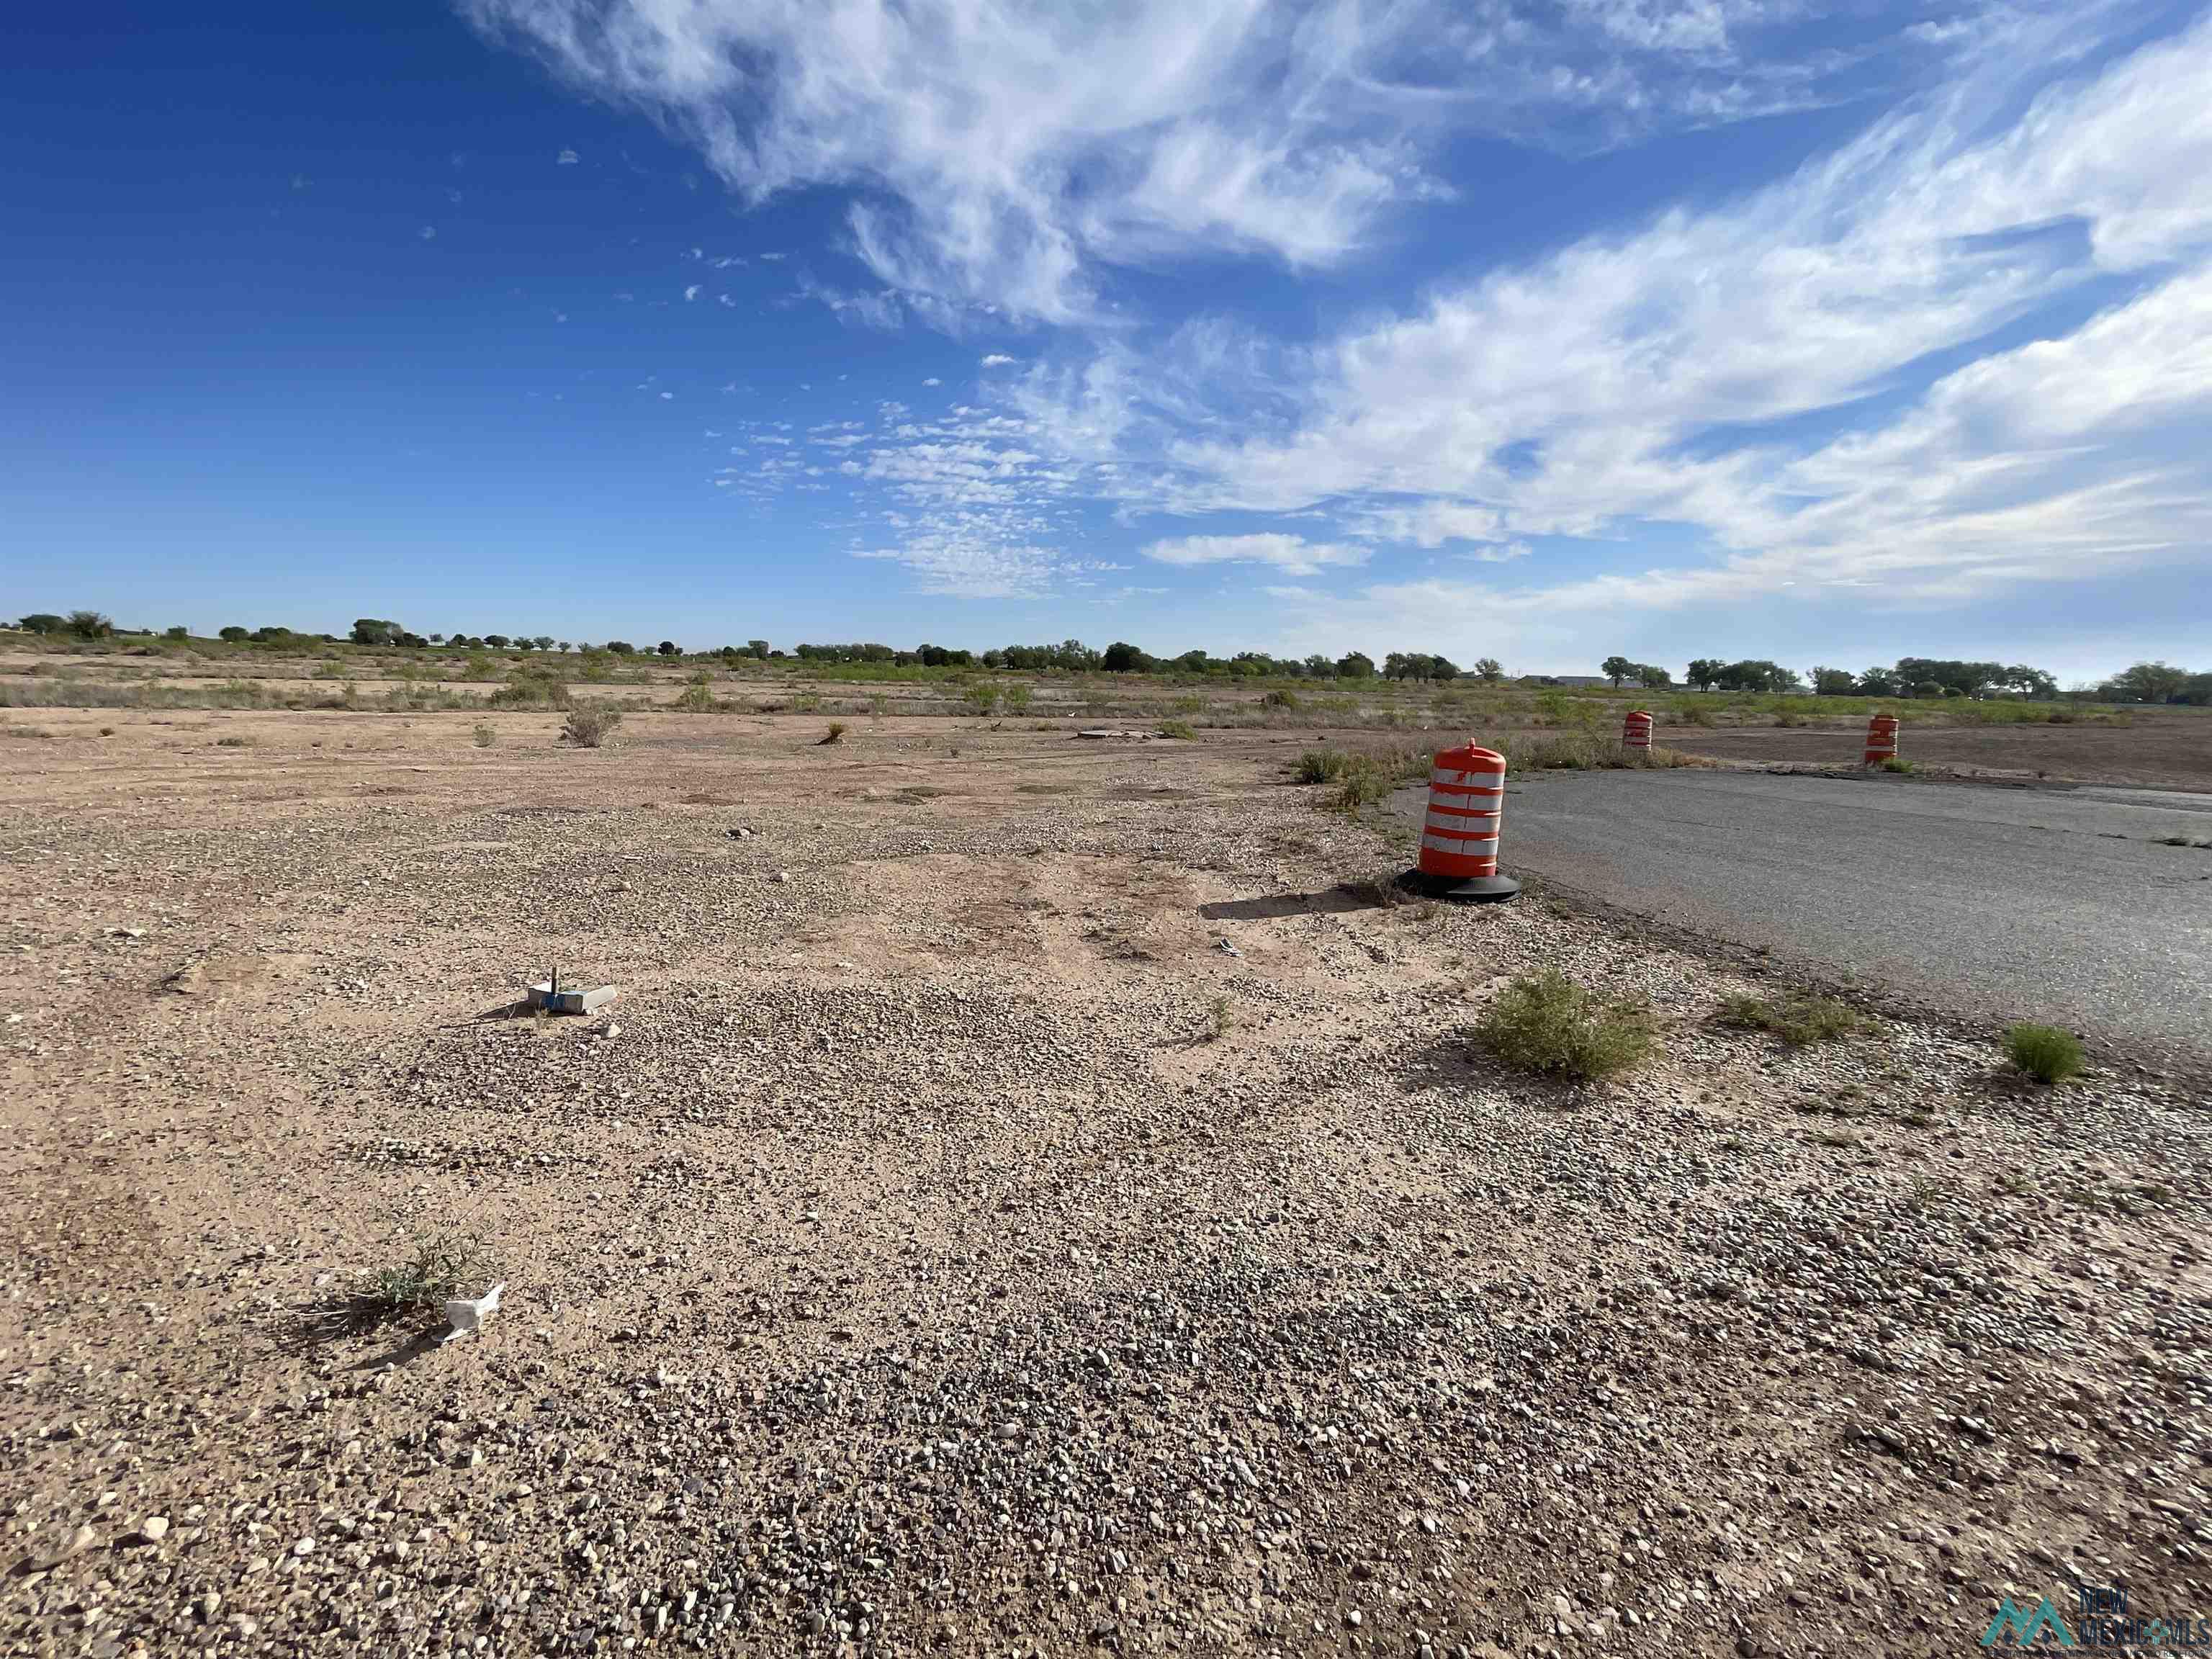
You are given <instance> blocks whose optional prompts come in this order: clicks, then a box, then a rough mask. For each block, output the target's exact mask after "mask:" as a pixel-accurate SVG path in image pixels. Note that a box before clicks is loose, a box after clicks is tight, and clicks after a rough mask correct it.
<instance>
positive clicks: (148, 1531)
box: [138, 1515, 169, 1544]
mask: <svg viewBox="0 0 2212 1659" xmlns="http://www.w3.org/2000/svg"><path fill="white" fill-rule="evenodd" d="M138 1535H139V1536H140V1537H141V1538H143V1539H144V1540H145V1541H147V1542H148V1543H149V1544H158V1543H160V1542H161V1541H162V1540H163V1539H164V1538H167V1536H168V1535H169V1517H168V1516H166V1515H149V1516H147V1517H146V1518H145V1519H144V1520H143V1521H141V1522H139V1523H138Z"/></svg>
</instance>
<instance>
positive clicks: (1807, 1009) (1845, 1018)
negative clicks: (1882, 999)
mask: <svg viewBox="0 0 2212 1659" xmlns="http://www.w3.org/2000/svg"><path fill="white" fill-rule="evenodd" d="M1717 1018H1718V1019H1719V1021H1720V1023H1721V1024H1723V1025H1733V1026H1735V1027H1736V1028H1738V1029H1739V1030H1747V1031H1765V1032H1766V1033H1767V1034H1768V1035H1769V1036H1778V1037H1780V1038H1781V1039H1782V1040H1783V1041H1784V1042H1786V1043H1788V1044H1790V1047H1792V1048H1803V1047H1805V1046H1806V1045H1807V1044H1808V1043H1814V1042H1835V1041H1836V1040H1837V1039H1838V1038H1840V1037H1847V1036H1850V1035H1851V1033H1852V1032H1854V1031H1856V1030H1859V1029H1860V1028H1861V1027H1862V1026H1863V1025H1864V1024H1866V1021H1865V1020H1864V1019H1863V1018H1862V1017H1861V1016H1860V1014H1859V1012H1858V1011H1857V1009H1855V1008H1853V1007H1852V1006H1850V1004H1848V1003H1844V1002H1838V1001H1837V1000H1836V999H1835V998H1833V997H1821V996H1812V995H1809V994H1788V995H1784V996H1779V997H1762V996H1753V995H1752V994H1750V993H1748V992H1745V993H1741V994H1736V995H1732V996H1726V997H1723V998H1722V999H1721V1010H1720V1012H1719V1014H1718V1015H1717Z"/></svg>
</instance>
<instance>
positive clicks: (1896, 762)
mask: <svg viewBox="0 0 2212 1659" xmlns="http://www.w3.org/2000/svg"><path fill="white" fill-rule="evenodd" d="M1877 769H1878V770H1880V771H1883V772H1910V771H1911V770H1912V763H1911V761H1909V760H1907V759H1905V757H1904V756H1902V755H1891V756H1888V757H1886V758H1885V759H1883V761H1882V762H1881V765H1880V766H1879V767H1878V768H1877Z"/></svg>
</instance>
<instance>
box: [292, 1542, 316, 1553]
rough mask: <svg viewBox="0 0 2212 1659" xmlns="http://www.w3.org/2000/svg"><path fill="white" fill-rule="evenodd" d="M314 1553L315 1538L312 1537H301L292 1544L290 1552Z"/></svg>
mask: <svg viewBox="0 0 2212 1659" xmlns="http://www.w3.org/2000/svg"><path fill="white" fill-rule="evenodd" d="M292 1553H293V1554H295V1555H313V1553H315V1541H314V1540H313V1539H312V1538H302V1539H301V1541H299V1542H298V1543H296V1544H295V1545H293V1546H292Z"/></svg>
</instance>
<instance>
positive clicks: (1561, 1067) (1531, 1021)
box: [1474, 968, 1659, 1083]
mask: <svg viewBox="0 0 2212 1659" xmlns="http://www.w3.org/2000/svg"><path fill="white" fill-rule="evenodd" d="M1474 1035H1475V1040H1476V1041H1477V1042H1480V1044H1481V1045H1482V1046H1483V1047H1484V1048H1486V1049H1488V1050H1489V1051H1490V1052H1491V1053H1492V1054H1495V1055H1496V1056H1497V1057H1498V1059H1500V1060H1504V1062H1505V1063H1506V1064H1507V1065H1509V1066H1518V1067H1519V1068H1520V1069H1521V1070H1522V1071H1524V1072H1536V1073H1562V1074H1564V1075H1565V1076H1568V1077H1572V1078H1579V1079H1582V1080H1583V1081H1584V1082H1586V1083H1587V1082H1594V1081H1595V1080H1596V1079H1600V1078H1607V1077H1612V1076H1613V1075H1615V1074H1616V1073H1620V1072H1625V1071H1627V1070H1628V1069H1629V1068H1630V1067H1632V1066H1636V1065H1638V1064H1640V1063H1641V1062H1642V1061H1643V1060H1644V1058H1645V1057H1646V1056H1647V1055H1649V1054H1650V1053H1651V1051H1652V1050H1653V1049H1654V1048H1656V1047H1657V1046H1658V1041H1659V1038H1658V1032H1657V1030H1656V1026H1655V1025H1654V1023H1653V1021H1652V1018H1651V1011H1650V1009H1649V1008H1647V1007H1645V1006H1644V1005H1643V1004H1641V1003H1637V1002H1626V1001H1607V1000H1605V999H1603V998H1601V997H1599V996H1597V995H1596V994H1594V993H1592V992H1589V991H1587V990H1584V989H1583V987H1581V986H1579V985H1577V984H1576V983H1575V982H1574V981H1572V980H1571V979H1569V978H1568V977H1567V976H1566V975H1565V974H1563V973H1561V972H1560V971H1559V969H1556V968H1547V969H1545V970H1544V971H1543V972H1542V973H1541V974H1537V975H1532V976H1523V977H1522V978H1520V979H1516V980H1515V981H1513V982H1512V983H1511V984H1510V985H1509V986H1507V987H1505V988H1504V990H1502V991H1500V992H1499V993H1498V994H1497V996H1495V997H1494V998H1492V1000H1491V1003H1490V1006H1488V1007H1487V1008H1486V1009H1484V1010H1483V1013H1482V1018H1481V1019H1480V1021H1479V1022H1478V1023H1477V1024H1476V1025H1475V1030H1474Z"/></svg>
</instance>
